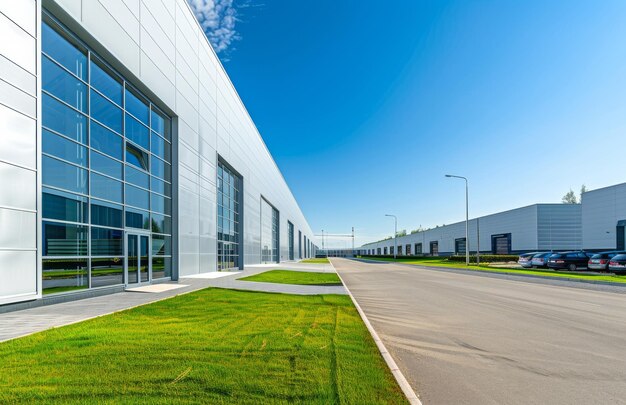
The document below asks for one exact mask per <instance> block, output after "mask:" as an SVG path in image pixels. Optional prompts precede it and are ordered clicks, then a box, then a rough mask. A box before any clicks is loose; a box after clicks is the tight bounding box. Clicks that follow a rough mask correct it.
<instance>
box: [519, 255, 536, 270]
mask: <svg viewBox="0 0 626 405" xmlns="http://www.w3.org/2000/svg"><path fill="white" fill-rule="evenodd" d="M536 254H537V252H530V253H522V254H521V255H519V259H517V264H519V265H520V266H522V267H523V268H525V269H529V268H531V267H533V266H532V265H531V264H530V260H531V259H532V258H533V256H534V255H536Z"/></svg>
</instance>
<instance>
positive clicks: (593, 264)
mask: <svg viewBox="0 0 626 405" xmlns="http://www.w3.org/2000/svg"><path fill="white" fill-rule="evenodd" d="M624 253H626V252H615V251H613V252H600V253H596V254H595V255H593V256H591V259H589V263H587V267H588V268H589V269H590V270H600V271H606V270H608V269H609V262H610V261H611V259H612V258H613V257H614V256H617V255H620V254H624Z"/></svg>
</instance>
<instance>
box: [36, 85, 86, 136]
mask: <svg viewBox="0 0 626 405" xmlns="http://www.w3.org/2000/svg"><path fill="white" fill-rule="evenodd" d="M42 76H44V75H42ZM41 100H42V103H41V115H42V124H43V126H44V127H46V128H48V129H51V130H53V131H55V132H58V133H60V134H62V135H65V136H67V137H69V138H71V139H74V140H75V141H78V142H81V143H87V117H85V116H84V115H83V114H81V113H80V112H78V111H76V110H74V109H73V108H71V107H69V106H67V105H65V104H63V103H62V102H60V101H58V100H57V99H55V98H54V97H52V96H50V95H48V94H46V93H43V95H42V98H41Z"/></svg>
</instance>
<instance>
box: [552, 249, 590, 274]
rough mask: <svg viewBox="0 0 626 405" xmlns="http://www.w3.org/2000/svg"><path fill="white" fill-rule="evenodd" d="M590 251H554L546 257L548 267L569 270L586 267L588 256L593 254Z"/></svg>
mask: <svg viewBox="0 0 626 405" xmlns="http://www.w3.org/2000/svg"><path fill="white" fill-rule="evenodd" d="M593 255H594V253H592V252H585V251H582V250H580V251H578V252H560V253H554V254H553V255H552V256H550V258H549V259H548V267H549V268H551V269H555V270H559V269H567V270H569V271H576V270H578V269H583V268H587V263H588V262H589V258H590V257H591V256H593Z"/></svg>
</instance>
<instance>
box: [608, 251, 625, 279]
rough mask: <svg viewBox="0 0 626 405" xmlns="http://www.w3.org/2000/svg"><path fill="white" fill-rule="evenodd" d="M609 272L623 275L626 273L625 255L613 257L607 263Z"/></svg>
mask: <svg viewBox="0 0 626 405" xmlns="http://www.w3.org/2000/svg"><path fill="white" fill-rule="evenodd" d="M609 271H612V272H613V273H616V274H617V273H625V272H626V254H622V255H616V256H613V258H612V259H611V261H610V262H609Z"/></svg>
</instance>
